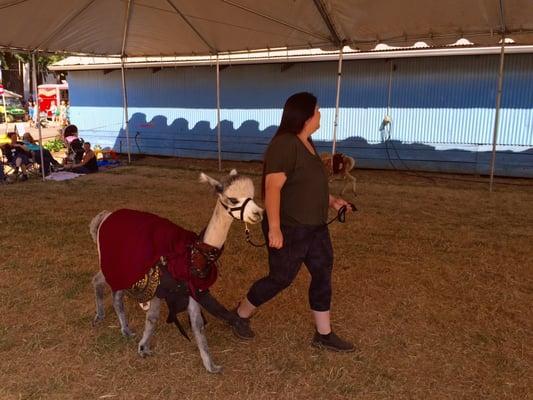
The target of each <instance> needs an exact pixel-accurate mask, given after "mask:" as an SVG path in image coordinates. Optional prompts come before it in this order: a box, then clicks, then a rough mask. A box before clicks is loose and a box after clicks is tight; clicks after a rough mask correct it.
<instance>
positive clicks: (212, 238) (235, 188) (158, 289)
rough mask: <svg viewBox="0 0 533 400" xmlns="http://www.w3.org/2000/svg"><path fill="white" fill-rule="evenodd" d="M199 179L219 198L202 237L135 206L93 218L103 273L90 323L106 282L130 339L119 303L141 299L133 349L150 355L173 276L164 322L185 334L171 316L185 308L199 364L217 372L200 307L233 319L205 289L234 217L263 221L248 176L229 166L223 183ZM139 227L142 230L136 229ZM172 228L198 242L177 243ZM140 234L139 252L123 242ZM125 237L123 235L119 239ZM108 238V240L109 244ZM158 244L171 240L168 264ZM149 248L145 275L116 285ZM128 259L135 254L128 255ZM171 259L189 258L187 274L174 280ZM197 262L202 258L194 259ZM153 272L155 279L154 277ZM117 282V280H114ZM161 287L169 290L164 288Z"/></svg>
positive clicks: (96, 282)
mask: <svg viewBox="0 0 533 400" xmlns="http://www.w3.org/2000/svg"><path fill="white" fill-rule="evenodd" d="M200 182H207V183H209V184H210V185H211V186H212V187H213V188H214V190H215V193H216V195H217V196H218V199H217V202H216V206H215V209H214V211H213V214H212V216H211V219H210V220H209V223H208V225H207V228H206V229H205V232H204V234H203V238H202V240H201V241H200V240H199V239H198V238H197V237H196V236H195V235H194V234H192V233H191V232H189V231H185V230H184V229H182V228H180V227H178V226H176V225H174V224H172V223H171V222H170V221H168V220H164V219H162V218H160V217H157V216H155V215H153V214H148V213H142V212H138V211H134V210H117V211H114V212H112V213H111V212H108V211H102V212H101V213H99V214H98V215H97V216H96V217H94V218H93V220H92V221H91V223H90V225H89V227H90V233H91V236H92V238H93V240H94V241H95V242H96V244H97V247H98V254H99V258H100V268H101V271H99V272H98V273H97V274H96V275H95V276H94V278H93V286H94V289H95V297H96V316H95V318H94V323H98V322H100V321H102V320H103V318H104V304H103V301H104V288H105V286H106V285H109V286H110V287H111V289H112V297H113V307H114V309H115V312H116V314H117V316H118V319H119V322H120V328H121V332H122V334H123V335H124V336H126V337H132V336H134V333H133V332H132V331H131V330H130V328H129V326H128V322H127V319H126V315H125V311H124V302H123V297H124V294H125V293H126V294H130V295H132V296H133V297H134V298H135V299H136V300H138V301H139V302H140V303H142V302H147V304H148V309H147V313H146V321H145V328H144V332H143V335H142V338H141V340H140V342H139V344H138V347H137V352H138V353H139V355H140V356H141V357H146V356H148V355H151V354H152V351H151V350H150V339H151V337H152V335H153V332H154V330H155V326H156V323H157V320H158V318H159V311H160V307H161V298H160V297H165V295H160V294H161V293H166V294H168V293H169V291H168V290H167V289H168V287H165V286H164V285H165V284H167V283H168V282H169V280H168V277H169V276H171V275H172V276H171V279H170V281H171V282H172V285H174V286H172V288H171V290H170V292H172V294H173V295H174V296H175V297H174V298H172V299H171V300H169V298H170V297H165V300H166V301H167V304H168V305H169V319H168V320H167V322H174V323H175V324H176V325H177V326H178V328H179V329H180V331H182V334H184V335H185V336H186V334H185V332H184V331H183V330H182V328H181V326H180V325H179V322H178V321H177V319H176V318H175V314H176V312H179V311H184V310H185V309H187V311H188V314H189V318H190V322H191V327H192V331H193V334H194V337H195V339H196V343H197V346H198V349H199V352H200V356H201V359H202V362H203V365H204V367H205V368H206V370H207V371H208V372H211V373H217V372H220V371H221V367H220V366H218V365H216V364H215V363H214V362H213V360H212V358H211V355H210V353H209V348H208V346H207V340H206V337H205V334H204V320H203V317H202V315H201V311H200V310H201V308H200V306H203V307H204V308H206V309H207V311H209V312H210V313H212V314H213V315H215V316H217V317H219V318H222V319H225V320H226V321H228V322H229V319H230V318H232V315H233V313H231V312H230V311H228V310H227V309H226V308H225V307H224V306H222V305H221V304H220V303H218V302H217V301H216V300H215V299H214V298H213V297H212V296H210V295H209V294H208V290H207V289H208V287H209V286H210V285H211V284H212V283H213V282H214V280H215V279H216V258H217V257H218V255H220V253H221V249H222V247H223V244H224V242H225V241H226V238H227V235H228V231H229V228H230V226H231V223H232V222H233V220H234V219H239V220H242V221H244V222H245V223H251V224H255V223H258V222H260V221H261V220H262V213H263V209H262V208H260V207H259V206H258V205H257V204H256V203H255V202H254V201H253V197H254V186H253V182H252V180H251V179H250V178H248V177H244V176H241V175H238V174H237V171H236V170H232V171H231V172H230V174H229V176H228V177H226V179H225V180H223V181H222V182H219V181H217V180H215V179H213V178H211V177H209V176H207V175H205V174H204V173H201V174H200ZM121 216H122V218H130V219H133V220H134V221H128V220H126V219H122V220H120V218H121ZM137 217H138V218H137ZM143 218H144V219H143ZM151 221H155V222H157V223H160V224H163V225H161V226H163V227H164V228H165V229H166V230H165V229H164V230H163V231H158V230H156V229H152V226H153V225H150V224H149V223H150V222H151ZM139 226H141V227H142V228H138V227H139ZM110 227H111V228H113V229H114V231H111V233H109V232H110V229H111V228H110ZM139 229H142V231H139ZM158 229H159V227H158ZM117 230H119V232H117ZM131 231H133V232H131ZM128 232H129V236H128ZM176 232H177V233H179V234H181V233H183V234H184V237H185V238H188V236H187V235H191V234H192V235H194V238H193V239H196V241H195V242H194V243H193V244H192V245H191V244H190V241H189V242H186V241H183V242H181V241H179V240H181V238H180V237H177V238H175V237H174V236H173V235H174V234H175V233H176ZM117 233H119V234H117ZM167 233H168V234H167ZM132 235H133V236H132ZM143 235H144V236H145V237H146V239H147V241H146V242H147V243H148V246H139V247H140V250H139V249H137V248H136V247H135V243H133V244H132V243H129V242H128V243H125V242H124V241H125V240H128V241H134V240H135V239H136V238H138V237H139V236H143ZM124 236H125V237H126V239H123V237H124ZM109 242H111V244H108V243H109ZM160 242H162V243H166V242H172V246H173V247H172V253H171V254H167V255H166V256H167V261H166V262H163V261H164V257H162V256H163V254H152V253H154V252H157V251H159V250H158V249H159V247H160V245H159V244H158V243H160ZM186 243H188V244H186ZM156 248H157V249H156ZM121 249H126V250H127V251H126V253H123V252H121ZM154 249H155V250H154ZM206 249H207V250H206ZM147 252H148V253H149V254H151V255H152V256H155V261H153V260H154V259H153V258H152V259H150V260H152V261H149V262H153V264H154V265H151V268H149V271H146V268H145V266H143V268H144V269H143V270H142V272H141V274H144V275H141V276H139V275H138V274H137V275H136V276H135V277H134V285H132V284H131V282H132V281H131V279H130V280H129V281H128V283H127V285H126V286H125V287H123V286H124V285H122V286H120V284H121V283H122V282H121V280H123V279H125V278H127V277H128V276H130V275H132V271H131V270H132V269H134V268H135V267H134V266H131V267H130V262H131V264H135V265H137V264H139V263H138V262H136V261H137V259H139V258H140V257H139V254H141V255H143V254H145V253H147ZM129 253H132V254H133V255H130V254H129ZM117 254H118V255H117ZM213 254H216V257H215V258H213V257H211V256H212V255H213ZM160 256H161V257H162V258H161V261H159V260H158V258H159V257H160ZM113 257H115V258H113ZM117 257H118V258H117ZM128 257H129V258H128ZM131 257H134V258H133V259H132V258H131ZM180 257H181V258H180ZM141 258H142V257H141ZM108 260H114V261H117V260H118V261H119V262H118V263H109V262H108ZM171 260H178V261H179V260H187V261H186V264H185V265H186V267H185V268H184V269H185V270H186V271H185V272H186V274H185V276H186V277H185V278H183V277H181V278H180V277H178V278H176V276H174V270H172V272H171V267H172V264H171ZM198 260H200V262H199V263H196V261H198ZM121 261H124V262H121ZM117 264H121V265H125V266H126V270H124V267H123V269H122V270H121V269H120V267H116V268H115V265H117ZM154 274H155V275H154ZM165 274H167V275H165ZM132 276H133V275H132ZM153 276H155V277H156V278H157V279H152V277H153ZM165 277H166V278H165ZM165 279H166V280H165ZM117 282H119V283H118V284H117ZM150 282H152V283H153V284H151V283H150ZM154 282H155V283H154ZM164 282H165V283H164ZM114 287H115V289H114ZM149 287H151V291H150V290H148V291H147V290H145V291H144V292H143V293H144V294H143V296H144V297H145V298H143V299H142V300H141V299H139V298H138V297H136V296H135V294H136V293H137V294H138V292H135V290H136V289H139V288H141V289H143V290H144V289H147V288H149ZM117 288H120V289H117ZM165 290H167V291H166V292H165ZM146 293H148V297H146ZM176 293H178V294H176ZM155 294H157V295H155ZM169 296H170V295H169ZM172 314H174V315H172Z"/></svg>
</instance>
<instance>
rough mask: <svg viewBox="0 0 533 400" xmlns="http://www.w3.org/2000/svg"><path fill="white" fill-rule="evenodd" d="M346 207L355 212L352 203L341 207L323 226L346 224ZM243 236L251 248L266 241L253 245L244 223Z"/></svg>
mask: <svg viewBox="0 0 533 400" xmlns="http://www.w3.org/2000/svg"><path fill="white" fill-rule="evenodd" d="M348 207H350V209H351V210H352V211H357V207H355V204H353V203H348V205H347V206H346V205H345V206H342V207H341V208H339V210H338V211H337V215H336V216H334V217H333V218H331V219H330V220H329V221H328V222H327V223H326V224H324V225H325V226H328V225H329V224H331V223H332V222H334V221H339V222H340V223H341V224H343V223H345V222H346V211H347V210H348ZM244 234H245V235H246V241H247V242H248V243H250V244H251V245H252V246H254V247H263V246H266V244H267V243H266V241H265V242H264V243H262V244H257V243H254V242H253V241H252V237H251V235H250V229H248V225H247V224H246V223H244Z"/></svg>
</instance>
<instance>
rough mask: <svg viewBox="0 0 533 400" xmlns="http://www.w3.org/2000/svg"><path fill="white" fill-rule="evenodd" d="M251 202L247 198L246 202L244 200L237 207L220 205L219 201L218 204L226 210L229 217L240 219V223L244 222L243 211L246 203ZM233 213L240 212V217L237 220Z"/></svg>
mask: <svg viewBox="0 0 533 400" xmlns="http://www.w3.org/2000/svg"><path fill="white" fill-rule="evenodd" d="M251 200H252V199H251V198H250V197H248V198H247V199H246V200H244V202H243V203H242V204H241V205H240V206H239V207H229V206H227V205H225V204H224V203H222V201H221V200H219V201H220V204H222V207H224V208H225V209H226V211H227V212H228V214H229V215H231V216H232V217H233V218H235V219H240V220H241V221H244V209H245V208H246V204H248V202H249V201H251ZM233 211H240V212H241V215H240V217H239V218H237V217H235V215H233Z"/></svg>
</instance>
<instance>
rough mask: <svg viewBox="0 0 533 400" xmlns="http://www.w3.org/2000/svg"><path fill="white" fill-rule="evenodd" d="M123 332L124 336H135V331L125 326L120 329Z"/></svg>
mask: <svg viewBox="0 0 533 400" xmlns="http://www.w3.org/2000/svg"><path fill="white" fill-rule="evenodd" d="M120 331H121V332H122V336H124V337H126V338H132V337H135V333H134V332H132V331H131V330H130V328H124V329H121V330H120Z"/></svg>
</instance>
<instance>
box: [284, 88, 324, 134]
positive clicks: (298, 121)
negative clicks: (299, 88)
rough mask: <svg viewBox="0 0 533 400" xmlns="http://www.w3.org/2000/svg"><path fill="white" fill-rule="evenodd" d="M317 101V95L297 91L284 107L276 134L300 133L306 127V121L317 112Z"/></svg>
mask: <svg viewBox="0 0 533 400" xmlns="http://www.w3.org/2000/svg"><path fill="white" fill-rule="evenodd" d="M316 103H317V100H316V97H315V96H314V95H313V94H311V93H308V92H300V93H296V94H293V95H292V96H291V97H289V98H288V99H287V101H286V102H285V106H284V107H283V115H282V116H281V122H280V124H279V127H278V130H277V131H276V134H275V135H274V136H277V135H279V134H282V133H292V134H294V135H297V134H299V133H300V132H301V131H302V129H303V128H304V125H305V121H307V120H308V119H309V118H311V117H312V116H313V114H314V113H315V107H316Z"/></svg>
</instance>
